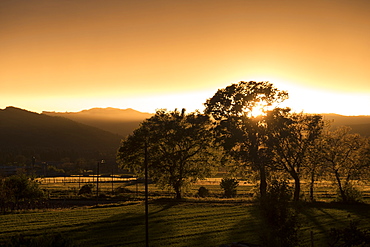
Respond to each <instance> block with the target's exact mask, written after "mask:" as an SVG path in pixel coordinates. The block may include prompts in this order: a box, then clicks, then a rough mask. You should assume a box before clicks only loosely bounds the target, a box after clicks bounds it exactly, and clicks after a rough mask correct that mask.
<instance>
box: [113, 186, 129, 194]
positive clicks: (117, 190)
mask: <svg viewBox="0 0 370 247" xmlns="http://www.w3.org/2000/svg"><path fill="white" fill-rule="evenodd" d="M114 192H115V193H116V194H122V193H133V191H132V190H130V189H127V188H126V187H124V186H119V187H117V188H115V189H114Z"/></svg>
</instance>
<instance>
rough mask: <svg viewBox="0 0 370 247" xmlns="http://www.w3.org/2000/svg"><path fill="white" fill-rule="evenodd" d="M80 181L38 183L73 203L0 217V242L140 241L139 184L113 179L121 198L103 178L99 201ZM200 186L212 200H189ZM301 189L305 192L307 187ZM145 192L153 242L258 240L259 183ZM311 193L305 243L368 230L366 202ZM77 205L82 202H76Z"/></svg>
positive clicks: (302, 213)
mask: <svg viewBox="0 0 370 247" xmlns="http://www.w3.org/2000/svg"><path fill="white" fill-rule="evenodd" d="M80 186H82V184H78V183H42V184H41V188H43V189H45V190H47V191H48V194H49V197H50V198H52V199H53V198H54V199H58V200H59V202H62V204H63V202H64V201H63V200H65V202H67V201H68V200H70V201H71V200H72V201H73V200H76V199H77V201H73V202H72V205H69V206H68V205H67V207H66V208H63V207H60V208H56V209H45V210H41V209H37V210H29V211H18V212H13V213H11V214H5V215H0V246H2V245H3V244H4V243H6V242H8V243H9V242H11V241H12V240H13V242H14V239H20V238H25V239H41V238H42V237H43V236H44V237H45V236H46V238H47V237H48V236H52V235H55V234H62V235H63V236H64V238H65V239H68V240H69V241H71V242H72V243H73V245H74V246H145V218H144V204H143V186H142V184H139V185H135V184H124V183H114V184H113V190H114V189H115V188H117V187H119V186H124V187H126V188H128V189H130V190H131V191H132V193H126V194H124V195H123V196H122V195H117V194H114V193H113V194H112V184H111V183H101V184H100V185H99V188H100V195H103V194H104V195H105V196H104V197H101V198H100V201H95V199H94V196H95V192H94V194H93V195H92V196H91V197H90V198H89V197H87V198H85V199H82V200H81V198H80V197H79V196H78V195H77V192H78V189H79V187H80ZM200 186H205V187H207V188H208V189H209V190H210V192H211V197H209V198H196V197H194V195H195V194H196V192H197V190H198V188H199V187H200ZM303 189H304V191H305V190H306V188H305V186H303ZM149 190H150V199H151V200H150V205H149V227H150V229H149V235H150V246H175V247H176V246H178V247H180V246H219V245H220V244H230V243H232V242H239V241H245V242H248V243H254V244H259V243H261V234H262V233H261V232H263V230H264V229H266V224H265V223H264V221H263V220H261V216H260V214H261V212H260V207H259V204H258V203H257V202H256V201H255V200H254V198H253V192H254V191H255V190H256V187H255V186H254V185H252V184H247V183H244V182H243V183H241V184H240V186H239V187H238V196H237V197H236V198H234V199H224V198H222V191H221V189H220V186H219V184H218V182H207V183H205V182H203V183H198V184H196V185H194V186H192V187H190V188H188V190H187V193H186V195H185V200H183V201H174V200H173V199H171V198H173V193H171V192H169V191H164V190H161V189H158V188H157V187H155V186H154V185H152V184H151V185H150V186H149ZM362 190H363V192H364V196H365V200H364V201H365V202H368V198H369V195H368V194H369V188H368V187H362ZM316 192H317V193H316V198H317V199H318V201H319V202H316V203H302V204H300V205H298V219H299V222H300V229H299V239H300V242H301V244H302V246H311V240H312V239H311V236H313V240H314V244H315V245H314V246H328V245H327V242H328V240H329V238H328V233H329V230H330V229H331V228H338V229H340V228H344V227H347V226H348V225H349V222H350V221H356V222H357V221H358V222H359V223H358V227H359V228H361V229H369V230H370V205H369V204H357V205H344V204H339V203H332V201H333V200H334V199H335V191H334V190H333V189H332V188H331V185H330V184H329V183H322V184H319V185H318V186H317V189H316ZM54 201H55V200H54ZM76 202H82V204H79V205H77V204H76V205H73V203H76ZM66 204H68V203H66ZM84 205H85V206H84ZM87 205H90V206H87ZM311 232H312V234H313V235H311ZM20 236H21V237H20Z"/></svg>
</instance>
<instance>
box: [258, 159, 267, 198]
mask: <svg viewBox="0 0 370 247" xmlns="http://www.w3.org/2000/svg"><path fill="white" fill-rule="evenodd" d="M266 191H267V182H266V170H265V166H264V165H262V164H260V194H261V201H262V202H263V201H264V200H265V199H266Z"/></svg>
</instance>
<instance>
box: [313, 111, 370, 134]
mask: <svg viewBox="0 0 370 247" xmlns="http://www.w3.org/2000/svg"><path fill="white" fill-rule="evenodd" d="M320 115H322V116H323V118H324V120H329V121H332V123H331V126H332V128H337V127H338V126H342V125H345V126H349V127H351V128H352V133H358V134H360V135H363V136H370V116H367V115H363V116H343V115H339V114H334V113H330V114H327V113H326V114H320Z"/></svg>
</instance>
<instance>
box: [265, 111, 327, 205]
mask: <svg viewBox="0 0 370 247" xmlns="http://www.w3.org/2000/svg"><path fill="white" fill-rule="evenodd" d="M323 126H324V122H323V121H322V116H320V115H309V114H303V113H291V112H290V109H279V108H276V109H274V110H273V111H271V112H269V114H268V115H267V132H266V135H267V137H268V138H267V142H266V143H267V146H268V147H269V148H270V150H271V152H272V153H273V154H274V163H275V164H277V165H278V167H279V168H280V169H283V170H285V171H286V172H287V173H288V174H289V175H290V176H291V178H292V179H293V180H294V201H298V200H299V197H300V192H301V176H302V170H303V169H304V168H305V165H306V164H307V161H308V154H309V151H310V150H311V148H312V147H313V146H314V144H315V141H316V140H317V139H318V138H319V137H320V134H321V130H322V128H323Z"/></svg>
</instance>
